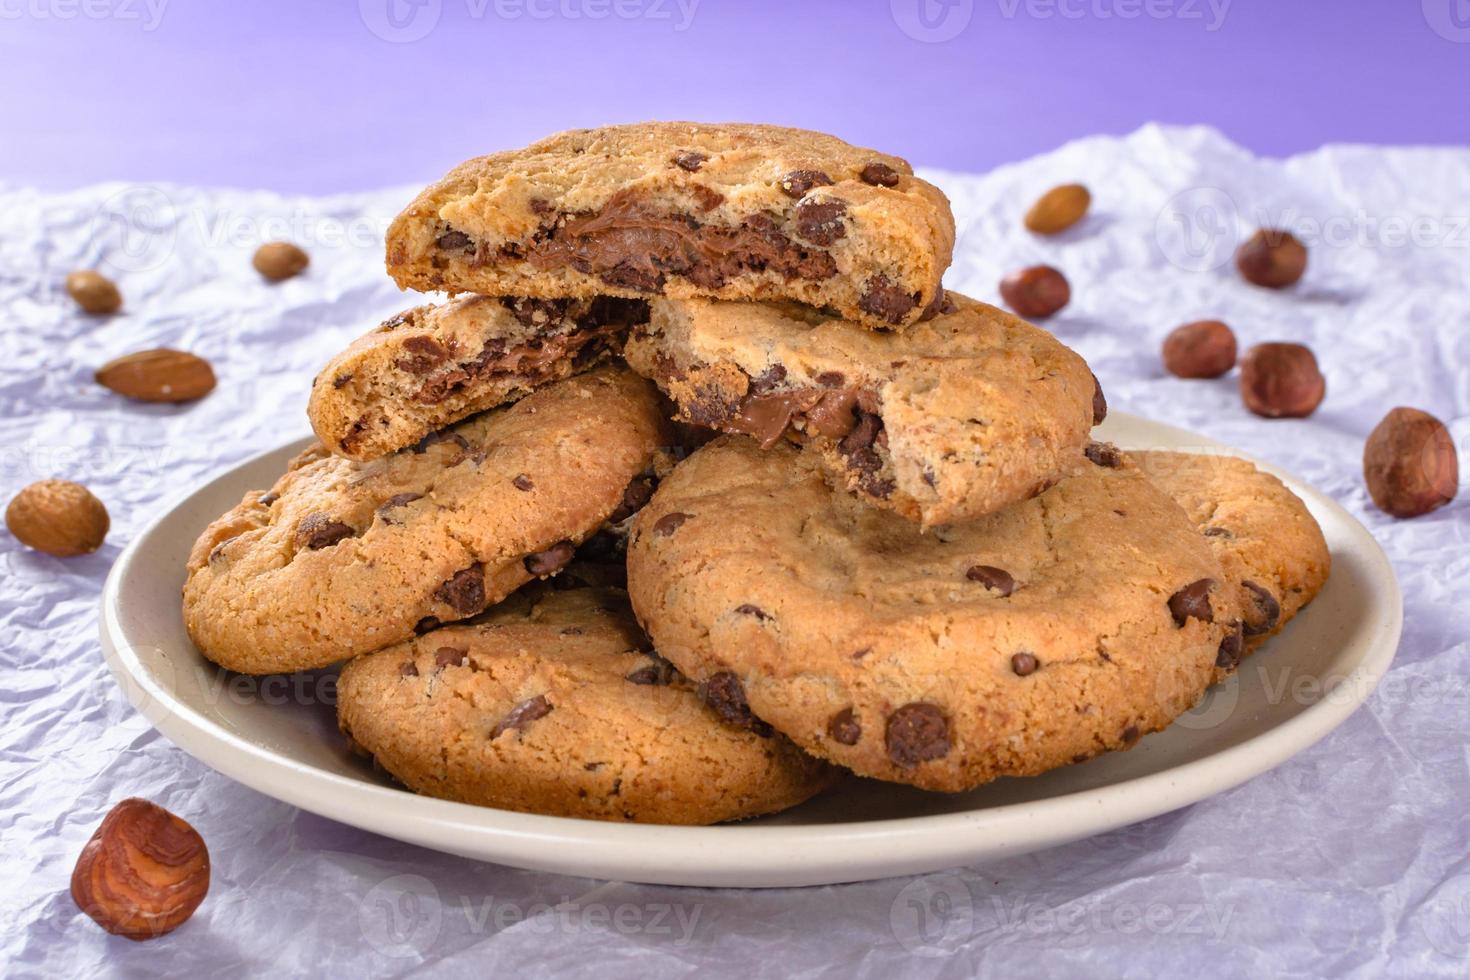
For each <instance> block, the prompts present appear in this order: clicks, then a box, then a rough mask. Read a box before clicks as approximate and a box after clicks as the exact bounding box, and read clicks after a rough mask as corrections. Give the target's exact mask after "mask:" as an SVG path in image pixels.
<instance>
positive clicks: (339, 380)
mask: <svg viewBox="0 0 1470 980" xmlns="http://www.w3.org/2000/svg"><path fill="white" fill-rule="evenodd" d="M351 380H352V372H351V371H348V372H347V373H346V374H339V375H337V376H336V377H335V378H333V379H332V387H333V388H345V387H347V384H348V382H350V381H351Z"/></svg>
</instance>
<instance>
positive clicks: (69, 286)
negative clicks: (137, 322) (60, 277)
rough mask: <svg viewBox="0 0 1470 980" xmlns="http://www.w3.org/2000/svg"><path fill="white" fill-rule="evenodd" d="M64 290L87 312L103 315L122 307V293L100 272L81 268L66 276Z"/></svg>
mask: <svg viewBox="0 0 1470 980" xmlns="http://www.w3.org/2000/svg"><path fill="white" fill-rule="evenodd" d="M66 291H67V293H68V294H69V295H70V296H71V298H72V299H74V300H76V301H77V305H78V306H80V307H81V308H82V309H83V310H85V311H86V312H88V313H92V314H95V315H97V316H105V315H107V314H109V313H116V312H117V311H118V310H119V309H121V308H122V293H120V292H118V290H117V285H116V284H115V283H114V282H113V281H112V280H111V279H109V278H107V277H106V276H104V275H103V274H102V273H100V272H93V271H92V270H90V269H83V270H81V271H79V272H71V273H68V274H67V277H66Z"/></svg>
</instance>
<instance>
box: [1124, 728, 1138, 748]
mask: <svg viewBox="0 0 1470 980" xmlns="http://www.w3.org/2000/svg"><path fill="white" fill-rule="evenodd" d="M1138 735H1139V732H1138V726H1137V725H1129V726H1128V727H1127V728H1125V729H1123V744H1124V745H1132V744H1133V743H1134V742H1136V741H1138Z"/></svg>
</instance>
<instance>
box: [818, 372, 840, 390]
mask: <svg viewBox="0 0 1470 980" xmlns="http://www.w3.org/2000/svg"><path fill="white" fill-rule="evenodd" d="M846 381H847V378H846V377H844V376H843V374H842V372H841V371H823V372H822V373H821V374H819V375H817V384H819V385H821V386H822V387H824V388H841V387H842V385H843V383H844V382H846Z"/></svg>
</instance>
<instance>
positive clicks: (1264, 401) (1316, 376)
mask: <svg viewBox="0 0 1470 980" xmlns="http://www.w3.org/2000/svg"><path fill="white" fill-rule="evenodd" d="M1326 393H1327V380H1326V379H1325V378H1323V377H1322V372H1321V371H1319V370H1318V369H1317V358H1316V357H1315V356H1314V355H1313V354H1312V351H1311V349H1310V348H1307V347H1305V346H1303V345H1301V344H1281V343H1273V344H1257V345H1256V346H1254V347H1252V348H1251V349H1250V350H1248V351H1246V352H1245V357H1243V358H1241V361H1240V397H1241V400H1242V401H1244V402H1245V407H1246V408H1248V409H1250V410H1251V411H1252V412H1255V413H1256V414H1257V415H1261V416H1264V417H1266V418H1268V419H1280V418H1293V419H1299V418H1305V417H1307V416H1308V415H1311V414H1312V413H1313V412H1314V411H1316V410H1317V406H1318V405H1320V404H1322V398H1323V396H1324V395H1325V394H1326Z"/></svg>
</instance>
